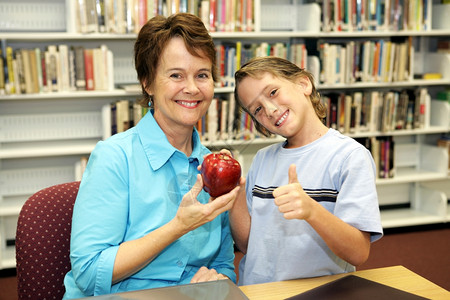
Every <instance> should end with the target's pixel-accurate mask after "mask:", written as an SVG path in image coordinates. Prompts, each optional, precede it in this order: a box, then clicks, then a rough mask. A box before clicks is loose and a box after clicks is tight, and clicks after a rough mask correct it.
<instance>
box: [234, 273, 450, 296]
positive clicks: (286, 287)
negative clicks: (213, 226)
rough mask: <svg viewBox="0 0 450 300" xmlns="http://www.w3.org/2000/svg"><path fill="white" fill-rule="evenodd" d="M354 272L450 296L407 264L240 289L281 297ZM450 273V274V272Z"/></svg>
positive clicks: (413, 290) (419, 292)
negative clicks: (405, 265)
mask: <svg viewBox="0 0 450 300" xmlns="http://www.w3.org/2000/svg"><path fill="white" fill-rule="evenodd" d="M349 274H353V275H357V276H360V277H363V278H366V279H369V280H372V281H376V282H379V283H382V284H385V285H388V286H391V287H394V288H397V289H400V290H404V291H406V292H409V293H412V294H416V295H419V296H422V297H426V298H429V299H433V300H434V299H443V300H444V299H445V300H449V299H450V292H449V291H447V290H445V289H443V288H441V287H440V286H438V285H436V284H434V283H432V282H431V281H429V280H427V279H425V278H423V277H421V276H420V275H418V274H416V273H414V272H412V271H410V270H408V269H407V268H405V267H403V266H393V267H386V268H379V269H371V270H362V271H356V272H352V273H345V274H338V275H330V276H323V277H315V278H306V279H296V280H288V281H279V282H271V283H263V284H254V285H245V286H240V287H239V288H240V289H241V290H242V291H243V292H244V294H245V295H246V296H247V297H248V298H249V299H250V300H265V299H267V300H277V299H280V300H281V299H286V298H288V297H291V296H295V295H297V294H300V293H302V292H305V291H307V290H310V289H312V288H315V287H317V286H319V285H322V284H325V283H327V282H330V281H333V280H336V279H338V278H341V277H343V276H346V275H349ZM449 276H450V275H449Z"/></svg>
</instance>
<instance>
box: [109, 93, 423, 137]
mask: <svg viewBox="0 0 450 300" xmlns="http://www.w3.org/2000/svg"><path fill="white" fill-rule="evenodd" d="M322 101H323V102H324V103H325V105H326V106H327V110H328V114H327V116H326V120H325V124H326V125H327V126H328V127H331V128H334V129H336V130H339V131H340V132H342V133H346V134H348V133H360V132H384V133H388V132H391V131H394V130H402V129H421V128H427V127H429V126H430V105H431V100H430V95H429V93H428V90H427V89H426V88H419V89H416V90H403V91H400V92H398V91H388V92H379V91H367V92H354V93H351V94H346V93H330V94H326V95H322ZM147 112H148V108H143V107H141V106H140V105H138V104H136V103H134V102H133V101H131V100H119V101H116V102H113V103H110V104H107V105H105V106H104V107H103V112H102V118H103V122H104V126H103V129H104V134H103V138H107V137H109V136H111V135H113V134H115V133H118V132H122V131H125V130H127V129H129V128H131V127H133V126H134V125H135V124H137V123H138V122H139V120H140V119H141V118H142V116H143V115H145V114H146V113H147ZM196 128H197V130H198V132H199V134H200V137H201V139H202V141H204V142H215V141H219V140H224V141H226V140H251V139H254V138H262V136H261V135H260V134H259V133H258V132H257V131H256V129H255V126H254V123H253V120H252V119H251V117H250V116H249V115H248V114H247V113H246V112H244V111H243V110H242V109H240V107H239V106H238V105H237V104H236V101H235V99H234V95H233V94H230V96H229V98H220V97H215V98H214V99H213V100H212V102H211V105H210V106H209V108H208V111H207V113H206V115H205V116H203V118H202V119H200V120H199V121H198V124H197V125H196Z"/></svg>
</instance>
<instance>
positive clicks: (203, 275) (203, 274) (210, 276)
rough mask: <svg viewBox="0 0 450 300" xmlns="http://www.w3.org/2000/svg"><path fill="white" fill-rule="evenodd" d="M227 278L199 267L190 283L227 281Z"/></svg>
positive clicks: (214, 271) (211, 270)
mask: <svg viewBox="0 0 450 300" xmlns="http://www.w3.org/2000/svg"><path fill="white" fill-rule="evenodd" d="M227 278H228V277H227V276H225V275H223V274H220V273H217V271H216V270H214V269H208V268H207V267H201V268H200V269H199V270H198V271H197V273H195V275H194V277H192V279H191V283H197V282H204V281H216V280H221V279H227Z"/></svg>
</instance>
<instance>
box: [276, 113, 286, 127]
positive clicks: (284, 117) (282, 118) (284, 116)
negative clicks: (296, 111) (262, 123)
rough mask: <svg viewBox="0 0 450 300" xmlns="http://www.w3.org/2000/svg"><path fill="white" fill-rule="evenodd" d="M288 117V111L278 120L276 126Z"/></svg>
mask: <svg viewBox="0 0 450 300" xmlns="http://www.w3.org/2000/svg"><path fill="white" fill-rule="evenodd" d="M286 117H287V112H285V113H284V115H283V116H282V117H281V119H279V120H278V122H277V123H276V124H275V125H276V126H279V125H280V124H281V123H283V121H284V120H285V119H286Z"/></svg>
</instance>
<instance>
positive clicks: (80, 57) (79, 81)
mask: <svg viewBox="0 0 450 300" xmlns="http://www.w3.org/2000/svg"><path fill="white" fill-rule="evenodd" d="M72 49H73V51H74V56H75V88H76V89H77V90H85V89H86V77H85V70H84V67H85V65H84V47H83V46H74V47H73V48H72Z"/></svg>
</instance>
